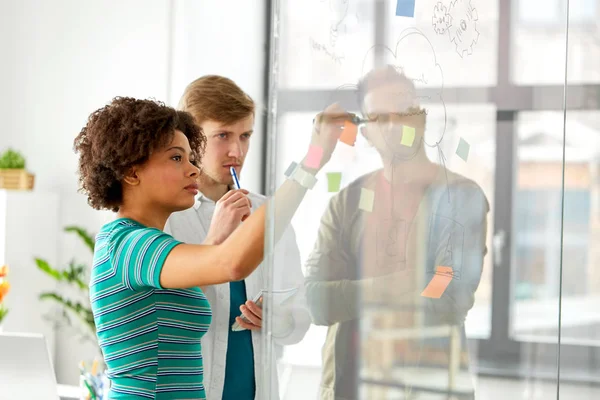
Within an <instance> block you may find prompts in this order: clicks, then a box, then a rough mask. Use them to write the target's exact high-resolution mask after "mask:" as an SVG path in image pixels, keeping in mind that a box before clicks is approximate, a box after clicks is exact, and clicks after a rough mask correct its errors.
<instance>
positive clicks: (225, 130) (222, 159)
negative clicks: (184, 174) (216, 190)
mask: <svg viewBox="0 0 600 400" xmlns="http://www.w3.org/2000/svg"><path fill="white" fill-rule="evenodd" d="M200 126H201V127H202V129H203V130H204V134H205V135H206V139H207V142H206V151H205V152H204V156H203V157H202V164H201V167H202V174H203V175H205V176H206V177H208V178H210V179H211V180H212V181H214V182H215V183H218V184H222V185H233V178H232V177H231V173H230V172H229V167H234V168H235V171H236V172H237V174H238V176H241V172H242V167H243V165H244V160H245V159H246V155H247V154H248V149H249V147H250V137H251V136H252V132H253V127H254V115H249V116H248V117H246V118H243V119H241V120H239V121H237V122H235V123H233V124H231V125H225V124H223V123H221V122H218V121H213V120H207V121H204V122H203V123H202V124H200Z"/></svg>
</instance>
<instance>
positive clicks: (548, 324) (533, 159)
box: [511, 112, 600, 344]
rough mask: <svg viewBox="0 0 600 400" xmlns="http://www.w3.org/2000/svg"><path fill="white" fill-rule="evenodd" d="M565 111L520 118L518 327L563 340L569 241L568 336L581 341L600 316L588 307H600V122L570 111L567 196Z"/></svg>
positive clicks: (540, 337)
mask: <svg viewBox="0 0 600 400" xmlns="http://www.w3.org/2000/svg"><path fill="white" fill-rule="evenodd" d="M561 118H562V113H548V112H540V113H521V114H520V117H519V123H518V138H519V144H518V146H519V168H518V182H517V188H516V193H515V203H514V207H515V218H514V221H515V227H514V229H515V254H514V262H515V264H514V272H515V276H514V280H513V288H512V298H513V319H512V327H511V328H512V329H511V331H512V333H513V335H515V336H518V337H520V338H522V339H525V340H535V341H555V340H556V337H557V336H558V329H559V327H558V320H557V305H558V296H559V294H560V285H561V275H560V269H559V268H560V262H561V245H562V269H563V275H562V296H563V299H562V311H563V318H562V321H561V322H562V335H563V336H562V343H569V342H574V343H578V344H582V341H594V340H597V339H598V337H597V334H596V333H595V329H594V326H595V325H594V324H595V323H596V322H595V321H596V319H595V318H591V319H588V318H587V317H585V315H587V314H586V309H589V311H588V313H590V312H591V313H593V314H595V312H594V311H593V310H594V309H595V306H594V304H595V303H594V295H595V293H596V292H598V288H596V287H595V284H594V278H595V277H596V274H595V272H594V270H595V269H596V268H595V267H594V265H595V264H596V263H597V262H598V261H599V259H598V256H597V255H595V253H594V252H593V250H592V248H593V246H592V243H593V241H592V238H593V237H594V236H593V235H594V234H595V231H596V230H597V227H596V226H594V220H597V218H594V213H595V214H597V213H598V211H597V210H595V209H594V203H593V201H592V198H593V194H594V180H593V176H594V171H595V169H596V168H597V166H596V165H595V163H594V160H595V159H596V157H597V152H598V151H597V150H595V149H598V143H599V141H600V133H599V131H598V129H599V128H600V125H599V124H598V114H597V113H593V114H590V113H576V112H572V113H571V114H569V115H568V118H567V126H566V128H567V136H566V143H565V146H566V150H565V156H566V159H565V161H566V162H565V167H564V178H565V179H564V197H563V191H562V178H563V167H562V161H563V155H562V151H563V150H562V145H563V127H562V124H558V122H560V120H561ZM594 145H595V146H594ZM596 182H597V180H596ZM563 202H564V215H563V214H562V207H563ZM561 221H562V226H561ZM561 228H562V238H561Z"/></svg>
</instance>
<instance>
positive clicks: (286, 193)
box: [160, 104, 347, 288]
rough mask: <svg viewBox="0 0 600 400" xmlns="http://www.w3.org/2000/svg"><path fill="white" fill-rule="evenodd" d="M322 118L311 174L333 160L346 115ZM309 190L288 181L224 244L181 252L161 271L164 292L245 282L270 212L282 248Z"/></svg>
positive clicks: (332, 111) (260, 250)
mask: <svg viewBox="0 0 600 400" xmlns="http://www.w3.org/2000/svg"><path fill="white" fill-rule="evenodd" d="M323 116H324V118H316V121H317V123H316V124H315V125H314V127H313V133H312V138H311V145H312V146H314V147H319V148H320V149H322V156H321V160H320V163H319V166H318V168H314V169H312V172H317V171H319V170H320V169H321V168H322V167H323V165H325V164H326V163H327V162H328V161H329V159H330V158H331V154H332V153H333V150H334V149H335V146H336V144H337V140H338V138H339V136H340V134H341V130H342V127H343V123H344V120H345V119H346V118H347V114H346V113H344V111H343V110H342V109H341V108H340V107H339V106H338V105H336V104H334V105H332V106H329V107H328V108H327V109H326V110H325V112H324V113H323ZM307 157H308V155H307ZM307 157H306V158H307ZM306 158H305V160H306ZM303 164H304V162H303ZM306 169H308V168H306ZM306 190H307V189H306V188H305V187H304V186H302V185H300V184H299V183H297V182H295V181H293V180H289V179H288V180H286V181H285V182H284V183H283V184H282V185H281V186H280V187H279V189H278V190H277V191H276V192H275V195H274V196H273V198H271V199H270V200H269V201H268V202H266V203H265V204H263V205H262V206H261V207H260V208H258V210H256V211H255V212H254V213H253V214H252V215H251V216H250V217H249V218H248V219H246V220H245V221H244V223H242V224H240V225H239V227H237V228H236V229H235V230H234V231H233V233H231V235H229V237H228V238H227V239H225V240H224V241H223V242H222V243H221V244H218V245H189V244H180V245H178V246H176V247H175V248H173V250H171V252H170V253H169V255H168V256H167V258H166V260H165V262H164V265H163V266H162V270H161V273H160V285H161V286H162V287H164V288H188V287H195V286H204V285H214V284H219V283H225V282H231V281H238V280H242V279H244V278H246V277H247V276H248V275H250V274H251V273H252V271H254V270H255V269H256V268H257V267H258V265H259V264H260V263H261V262H262V260H263V257H264V247H265V223H266V217H267V207H273V214H274V221H275V242H277V240H278V239H279V237H280V236H281V234H282V233H283V231H284V230H285V228H286V227H287V226H288V225H289V223H290V221H291V219H292V217H293V215H294V213H295V212H296V210H297V208H298V206H299V205H300V203H301V202H302V199H303V198H304V195H305V194H306ZM240 221H241V218H240Z"/></svg>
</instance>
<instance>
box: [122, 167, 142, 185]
mask: <svg viewBox="0 0 600 400" xmlns="http://www.w3.org/2000/svg"><path fill="white" fill-rule="evenodd" d="M123 182H125V183H126V184H128V185H130V186H137V185H139V184H140V178H139V176H138V171H137V168H136V167H131V168H130V169H129V171H127V173H125V176H124V177H123Z"/></svg>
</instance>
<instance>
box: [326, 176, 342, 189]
mask: <svg viewBox="0 0 600 400" xmlns="http://www.w3.org/2000/svg"><path fill="white" fill-rule="evenodd" d="M341 183H342V173H341V172H328V173H327V191H328V192H330V193H332V192H333V193H335V192H339V191H340V185H341Z"/></svg>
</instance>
